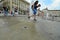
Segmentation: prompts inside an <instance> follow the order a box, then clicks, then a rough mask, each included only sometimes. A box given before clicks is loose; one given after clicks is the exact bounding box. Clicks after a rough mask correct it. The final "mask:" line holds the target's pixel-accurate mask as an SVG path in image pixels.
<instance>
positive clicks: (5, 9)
mask: <svg viewBox="0 0 60 40" xmlns="http://www.w3.org/2000/svg"><path fill="white" fill-rule="evenodd" d="M3 10H4V16H8V7H6V6H3Z"/></svg>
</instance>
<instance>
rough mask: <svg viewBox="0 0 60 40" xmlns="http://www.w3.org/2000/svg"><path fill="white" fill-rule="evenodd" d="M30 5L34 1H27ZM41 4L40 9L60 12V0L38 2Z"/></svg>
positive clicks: (41, 0) (40, 0)
mask: <svg viewBox="0 0 60 40" xmlns="http://www.w3.org/2000/svg"><path fill="white" fill-rule="evenodd" d="M26 1H28V2H29V3H30V2H31V1H32V0H26ZM38 1H39V4H41V7H40V9H41V10H42V9H44V8H48V9H49V10H60V0H38Z"/></svg>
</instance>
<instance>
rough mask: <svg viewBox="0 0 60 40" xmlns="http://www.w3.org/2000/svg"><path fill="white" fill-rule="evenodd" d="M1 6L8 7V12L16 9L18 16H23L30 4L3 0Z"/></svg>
mask: <svg viewBox="0 0 60 40" xmlns="http://www.w3.org/2000/svg"><path fill="white" fill-rule="evenodd" d="M3 5H5V6H8V7H9V8H10V10H13V9H14V8H15V7H17V8H18V12H19V14H22V15H24V14H27V11H28V8H29V6H30V3H28V2H27V1H25V0H4V2H3Z"/></svg>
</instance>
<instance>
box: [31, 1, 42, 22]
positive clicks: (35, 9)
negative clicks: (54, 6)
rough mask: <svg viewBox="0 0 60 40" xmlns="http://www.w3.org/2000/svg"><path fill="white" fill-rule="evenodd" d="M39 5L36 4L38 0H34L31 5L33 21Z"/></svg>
mask: <svg viewBox="0 0 60 40" xmlns="http://www.w3.org/2000/svg"><path fill="white" fill-rule="evenodd" d="M40 6H41V5H40V4H38V1H36V2H35V3H34V4H33V5H32V6H31V8H32V11H33V17H34V21H36V13H37V8H38V7H40Z"/></svg>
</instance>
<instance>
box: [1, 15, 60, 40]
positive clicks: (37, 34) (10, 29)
mask: <svg viewBox="0 0 60 40" xmlns="http://www.w3.org/2000/svg"><path fill="white" fill-rule="evenodd" d="M59 30H60V22H55V21H48V20H43V19H41V18H40V17H38V20H37V21H36V22H34V21H32V20H31V21H30V20H29V19H27V17H26V16H25V17H23V16H22V17H0V40H60V36H59V35H60V31H59Z"/></svg>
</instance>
